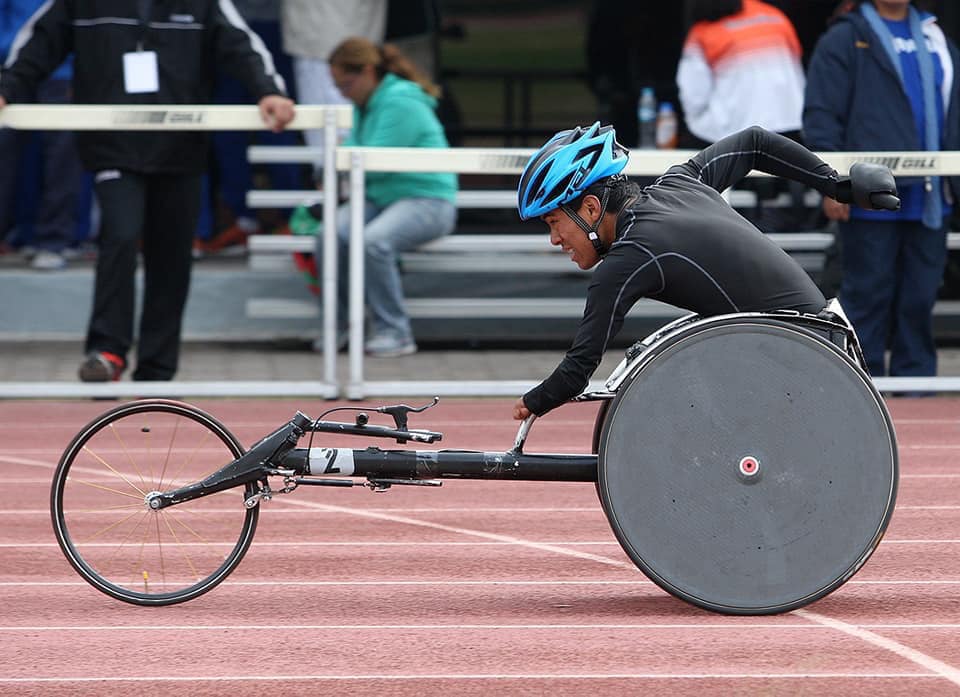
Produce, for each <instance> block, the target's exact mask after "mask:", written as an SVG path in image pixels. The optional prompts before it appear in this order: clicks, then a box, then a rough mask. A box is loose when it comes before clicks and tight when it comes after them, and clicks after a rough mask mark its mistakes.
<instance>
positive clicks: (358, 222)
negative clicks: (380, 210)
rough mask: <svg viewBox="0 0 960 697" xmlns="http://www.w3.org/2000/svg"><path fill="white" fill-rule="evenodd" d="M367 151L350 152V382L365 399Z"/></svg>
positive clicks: (355, 395) (350, 393) (352, 394)
mask: <svg viewBox="0 0 960 697" xmlns="http://www.w3.org/2000/svg"><path fill="white" fill-rule="evenodd" d="M363 168H364V161H363V153H359V152H352V153H351V154H350V381H349V383H348V384H347V397H348V398H349V399H362V398H363V397H364V396H366V395H365V394H364V386H363V304H364V303H363V300H364V293H363V288H364V282H363V254H364V248H363V227H364V209H365V207H366V191H364V171H363Z"/></svg>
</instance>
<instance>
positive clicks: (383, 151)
mask: <svg viewBox="0 0 960 697" xmlns="http://www.w3.org/2000/svg"><path fill="white" fill-rule="evenodd" d="M297 114H298V115H297V118H296V119H295V121H294V122H293V123H292V124H291V125H290V126H289V128H293V129H323V130H324V132H325V138H326V140H325V143H326V149H325V152H324V157H325V167H324V214H323V215H324V229H325V236H324V267H323V270H322V274H323V296H324V311H323V318H324V352H323V360H324V378H325V379H324V381H322V382H312V381H297V382H295V383H289V384H288V383H283V384H278V383H276V382H250V381H245V382H237V381H231V382H226V383H198V382H181V381H177V382H168V383H162V384H153V385H150V384H145V383H136V384H134V383H126V384H123V383H121V384H109V385H103V384H101V385H94V384H79V385H78V384H75V383H5V384H4V383H0V397H26V396H30V397H52V396H76V397H81V396H83V397H86V396H92V397H96V396H107V395H109V396H120V397H122V396H134V395H137V396H150V395H153V394H171V393H174V394H180V395H183V396H197V395H206V396H222V395H238V394H276V393H278V392H283V393H284V394H287V395H293V394H311V395H320V396H324V397H335V396H338V395H339V394H340V393H341V387H342V383H341V381H340V380H339V379H338V376H337V375H336V346H335V340H336V329H335V328H336V296H337V293H336V284H337V278H336V273H337V271H336V253H337V245H336V230H335V227H336V226H335V223H334V218H333V216H334V214H335V210H336V199H335V196H336V191H337V186H336V173H337V171H340V172H348V173H349V177H350V210H351V216H350V228H351V230H350V236H351V237H350V239H351V244H350V251H349V265H350V273H351V278H350V284H351V304H350V311H349V313H350V315H349V320H350V322H349V323H350V349H349V369H350V374H349V378H348V381H347V383H346V385H345V393H346V396H347V397H350V398H355V399H359V398H362V397H366V396H368V395H371V394H378V395H395V394H405V395H412V394H423V393H427V392H429V393H430V394H468V393H473V394H503V393H504V392H503V391H502V389H501V387H502V386H500V387H498V386H496V385H490V384H489V383H482V384H481V385H480V387H478V391H476V392H471V391H470V390H469V389H468V385H467V384H464V383H462V382H460V381H458V380H450V381H440V382H437V381H430V382H425V381H422V380H411V381H402V382H379V383H376V382H366V381H365V380H364V377H363V348H362V347H363V310H364V308H363V245H362V243H361V241H362V235H363V225H364V222H363V200H364V176H365V173H366V172H368V171H377V172H411V171H415V172H438V171H444V172H456V173H460V174H500V175H503V174H508V175H517V174H519V173H520V172H521V170H522V168H523V166H524V164H525V163H526V160H527V158H528V156H529V154H530V153H531V152H532V151H531V150H530V149H507V148H450V149H420V148H358V147H354V148H342V147H341V148H338V147H336V131H337V129H338V128H344V127H349V125H350V119H351V117H352V110H351V108H350V107H345V106H336V107H325V106H317V107H310V106H299V107H298V108H297ZM0 126H9V127H13V128H22V129H31V130H59V129H64V130H67V129H69V130H170V129H178V130H243V129H250V130H260V129H262V128H263V124H262V123H261V121H260V116H259V112H258V110H257V109H256V107H253V106H206V105H150V106H126V105H123V106H119V105H118V106H114V105H84V106H73V105H11V106H8V107H7V108H5V109H3V110H2V111H0ZM692 154H693V152H692V151H677V150H674V151H656V150H654V151H637V152H636V153H634V156H633V158H632V159H631V161H630V164H629V165H628V167H627V169H626V173H627V174H630V175H636V176H656V175H658V174H660V173H662V172H663V171H664V170H665V169H667V168H668V167H669V166H671V165H673V164H675V163H677V162H680V161H682V160H683V159H685V158H687V157H689V156H690V155H692ZM274 156H275V157H277V158H285V159H282V160H281V159H276V160H274V161H286V162H293V161H300V160H297V159H296V158H297V157H301V156H302V157H310V159H309V160H306V161H310V162H312V161H313V157H315V153H314V154H313V155H312V156H311V153H308V152H302V153H298V154H296V155H294V153H293V152H292V151H291V152H288V153H286V154H283V153H275V154H274ZM822 157H823V158H824V159H825V160H826V161H828V162H829V163H830V164H831V165H832V166H833V167H835V168H836V169H838V170H840V171H846V170H848V169H849V167H850V165H851V164H852V163H854V162H859V161H874V162H881V163H883V164H885V165H887V166H889V167H890V168H891V169H892V170H893V171H894V173H895V174H897V175H900V176H925V175H948V174H960V152H932V153H922V152H920V153H916V152H901V153H890V152H870V153H823V154H822ZM875 382H876V383H877V386H878V387H879V388H880V389H884V390H898V391H900V390H902V391H924V390H937V391H960V378H878V379H877V380H875ZM513 388H514V385H511V389H510V392H509V393H510V394H513V393H515V391H516V390H515V389H513Z"/></svg>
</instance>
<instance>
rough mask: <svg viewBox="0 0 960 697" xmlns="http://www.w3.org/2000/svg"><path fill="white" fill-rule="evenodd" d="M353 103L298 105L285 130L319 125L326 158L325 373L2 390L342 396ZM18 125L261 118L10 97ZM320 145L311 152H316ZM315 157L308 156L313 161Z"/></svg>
mask: <svg viewBox="0 0 960 697" xmlns="http://www.w3.org/2000/svg"><path fill="white" fill-rule="evenodd" d="M352 123H353V107H352V106H350V105H344V104H336V105H321V106H311V105H297V106H296V116H295V117H294V119H293V121H291V122H290V123H289V124H288V125H287V127H286V128H287V130H313V129H316V130H323V132H324V144H325V150H324V153H323V162H324V175H323V176H324V193H323V198H324V212H323V220H324V229H325V231H326V235H325V238H324V252H325V262H324V268H323V272H324V279H323V290H324V294H323V304H324V346H323V349H324V350H323V380H322V381H309V380H304V381H297V382H295V383H293V382H291V383H276V382H263V381H260V382H257V381H223V382H218V381H211V382H197V381H178V380H174V381H170V382H163V383H144V382H117V383H110V384H90V383H79V384H78V383H63V382H36V383H34V382H31V383H19V382H18V383H0V398H16V397H105V396H108V397H118V398H119V397H140V396H143V397H148V396H156V395H161V396H162V395H170V394H175V395H179V396H183V397H223V396H236V395H241V394H283V395H289V396H297V395H312V396H320V397H323V398H327V399H332V398H335V397H337V396H339V393H340V385H339V381H338V379H337V364H336V360H337V348H336V312H337V306H336V298H337V292H336V289H337V266H336V257H335V254H336V248H337V240H336V206H337V187H336V178H337V175H336V163H335V155H336V143H337V131H338V130H339V129H344V128H350V126H351V125H352ZM2 126H6V127H9V128H17V129H22V130H73V131H103V130H106V131H110V130H114V131H170V130H179V131H231V130H232V131H243V130H247V131H260V130H265V129H266V126H265V125H264V123H263V119H262V118H261V115H260V110H259V109H258V108H257V107H256V106H254V105H203V104H157V105H153V104H151V105H106V104H98V105H72V104H10V105H8V106H6V107H5V108H3V109H0V127H2ZM316 154H317V153H314V155H316ZM315 161H316V160H315V159H311V160H309V162H311V163H312V162H315Z"/></svg>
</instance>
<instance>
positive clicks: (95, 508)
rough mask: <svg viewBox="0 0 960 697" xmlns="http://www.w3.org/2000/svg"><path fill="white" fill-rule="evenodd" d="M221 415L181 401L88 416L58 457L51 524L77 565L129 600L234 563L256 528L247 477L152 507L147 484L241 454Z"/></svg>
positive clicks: (163, 486)
mask: <svg viewBox="0 0 960 697" xmlns="http://www.w3.org/2000/svg"><path fill="white" fill-rule="evenodd" d="M243 452H244V450H243V447H242V446H241V445H240V442H239V441H238V440H237V439H236V438H235V437H234V435H233V434H232V433H230V431H228V430H227V429H226V428H225V427H224V426H223V425H222V424H221V423H220V422H219V421H217V420H216V419H214V418H213V417H212V416H210V415H209V414H207V413H206V412H204V411H201V410H200V409H197V408H196V407H193V406H191V405H189V404H184V403H181V402H174V401H170V400H162V399H149V400H141V401H136V402H130V403H128V404H123V405H121V406H118V407H117V408H115V409H111V410H110V411H108V412H106V413H104V414H103V415H101V416H99V417H97V418H96V419H94V420H93V421H91V422H90V423H89V424H87V426H85V427H84V428H83V430H81V431H80V433H78V434H77V436H76V437H75V438H74V439H73V441H72V442H71V443H70V445H69V446H67V449H66V450H65V451H64V453H63V457H62V458H61V459H60V464H59V465H58V467H57V470H56V472H55V473H54V477H53V485H52V488H51V492H50V512H51V516H52V518H53V529H54V533H55V535H56V537H57V542H59V543H60V548H61V549H62V550H63V553H64V554H65V555H66V557H67V559H68V560H69V562H70V563H71V564H72V565H73V567H74V568H75V569H76V570H77V572H78V573H79V574H80V575H81V576H82V577H83V578H84V579H85V580H86V581H87V582H89V583H90V584H91V585H93V586H94V587H95V588H97V589H98V590H100V591H102V592H103V593H106V594H107V595H110V596H112V597H114V598H117V599H119V600H123V601H126V602H129V603H134V604H136V605H172V604H174V603H179V602H183V601H185V600H190V599H192V598H195V597H197V596H198V595H201V594H202V593H205V592H207V591H208V590H210V589H211V588H213V587H214V586H216V585H217V584H218V583H220V582H221V581H222V580H223V579H224V578H226V577H227V575H228V574H229V573H230V572H231V571H232V570H233V569H234V568H236V566H237V564H239V563H240V560H241V559H242V558H243V555H244V554H245V553H246V551H247V549H248V547H249V546H250V542H251V541H252V540H253V533H254V531H255V530H256V527H257V518H258V514H259V506H254V507H252V508H246V506H245V505H244V500H245V498H246V497H247V496H249V495H250V494H252V493H253V491H254V487H255V485H254V484H248V485H246V486H245V487H244V488H243V490H241V489H240V488H236V489H229V490H227V491H223V492H220V493H217V494H212V495H209V496H205V497H202V498H198V499H193V500H191V501H186V502H184V503H181V504H178V505H175V506H170V507H168V508H163V509H161V510H153V509H151V508H150V507H149V506H148V505H147V503H146V499H147V497H148V496H149V494H150V493H151V492H157V491H165V490H169V489H174V488H177V487H181V486H184V485H186V484H190V483H193V482H197V481H199V480H201V479H203V478H205V477H207V476H209V475H210V474H212V473H213V472H215V471H216V470H217V469H219V468H220V467H222V466H223V465H225V464H228V463H230V462H232V461H233V460H235V459H237V458H238V457H240V456H241V455H242V454H243Z"/></svg>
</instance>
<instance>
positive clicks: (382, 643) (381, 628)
mask: <svg viewBox="0 0 960 697" xmlns="http://www.w3.org/2000/svg"><path fill="white" fill-rule="evenodd" d="M510 404H511V401H509V400H482V401H461V400H445V401H444V402H443V403H441V404H440V405H439V406H438V407H436V408H435V409H433V410H431V411H429V412H427V413H426V414H423V415H414V416H413V417H412V419H411V421H412V424H411V425H412V426H414V427H421V428H430V429H433V430H439V431H443V432H444V434H445V437H444V441H443V443H442V444H441V445H442V446H443V447H445V448H464V449H478V450H500V451H502V450H506V449H508V448H509V447H510V446H511V445H512V442H513V437H514V435H515V432H516V428H515V424H514V422H512V421H510V419H509V413H510ZM111 406H113V405H112V404H111V403H104V402H92V403H90V402H86V403H85V402H66V403H55V402H19V403H18V402H6V403H0V434H2V442H3V446H4V447H3V450H2V453H0V472H2V473H3V482H4V497H3V500H4V506H3V509H2V510H0V607H2V608H3V609H2V612H0V656H2V659H3V660H2V661H0V694H3V695H7V694H10V695H14V694H16V695H80V694H90V695H121V694H124V695H126V694H130V693H131V692H134V691H136V692H140V693H144V692H146V691H147V690H151V689H153V690H156V689H161V690H167V689H173V690H178V691H179V692H180V693H182V694H189V695H208V694H209V695H212V694H230V695H245V694H263V693H269V694H272V695H281V694H282V695H315V694H338V695H339V694H362V695H384V694H398V695H422V694H431V693H433V694H476V695H488V694H491V693H493V692H494V691H497V692H500V693H502V694H544V693H546V692H548V691H549V692H551V693H553V694H555V695H560V694H584V693H587V692H593V693H596V694H603V695H608V694H639V693H641V692H648V693H653V694H657V693H669V694H690V695H701V694H705V693H707V694H710V693H713V694H731V693H736V694H844V695H850V694H870V695H876V694H891V695H892V694H903V695H914V694H917V693H918V692H921V691H924V692H927V693H931V694H938V695H939V694H960V401H958V400H954V399H946V398H943V399H940V398H937V399H919V400H892V401H891V403H890V408H891V412H892V414H893V417H894V421H895V424H896V428H897V435H898V438H899V444H900V465H901V482H900V491H899V496H898V501H897V509H896V512H895V514H894V516H893V521H892V523H891V525H890V528H889V530H888V532H887V535H886V538H885V539H884V541H883V542H882V543H881V544H880V547H879V548H878V550H877V552H876V553H875V554H874V555H873V557H872V558H871V559H870V561H869V562H868V563H867V565H866V566H865V567H864V568H863V569H862V570H861V571H860V572H859V573H858V574H857V575H856V577H855V578H854V579H853V580H852V581H851V582H849V583H847V584H846V585H845V586H843V587H842V588H841V589H839V590H838V591H837V592H835V593H834V594H832V595H830V596H829V597H827V598H825V599H823V600H821V601H819V602H817V603H814V604H813V605H811V606H808V607H807V608H806V609H804V610H799V611H796V612H793V613H789V614H786V615H781V616H775V617H747V618H743V617H724V616H721V615H715V614H711V613H708V612H705V611H700V610H697V609H696V608H694V607H692V606H689V605H687V604H685V603H682V602H680V601H678V600H675V599H674V598H672V597H671V596H669V595H667V594H666V593H664V592H663V591H662V590H660V589H659V588H658V587H656V586H654V585H653V584H652V583H650V582H649V581H647V580H646V578H645V577H643V576H642V575H641V574H640V573H639V572H638V571H636V570H635V568H634V567H633V565H632V564H631V563H630V562H629V560H628V559H627V558H626V556H625V555H624V554H623V552H622V551H621V550H620V547H619V546H618V545H617V543H616V541H615V540H614V537H613V535H612V533H611V532H610V528H609V526H608V524H607V522H606V519H605V517H604V515H603V512H602V509H601V508H600V505H599V503H598V501H597V499H596V494H595V491H594V487H593V486H592V485H590V484H560V483H543V484H539V483H516V482H511V483H507V482H466V481H464V482H458V481H447V482H445V483H444V486H443V487H442V488H441V489H421V488H419V487H398V488H395V489H393V490H391V491H389V492H387V493H383V494H372V493H370V492H368V491H366V490H361V489H359V488H354V489H349V490H326V489H321V490H313V489H300V490H299V491H297V492H295V493H294V494H292V495H290V496H287V497H279V498H276V499H274V500H273V501H271V502H269V503H266V504H264V510H263V513H262V514H261V518H260V526H259V528H258V531H257V535H256V539H255V540H254V543H253V546H252V547H251V549H250V551H249V553H248V554H247V556H246V558H245V559H244V561H243V562H242V563H241V565H240V567H239V568H238V569H237V571H236V572H234V574H233V575H232V576H231V577H230V578H229V579H228V580H227V581H225V582H224V583H223V584H222V585H221V586H219V587H218V588H216V589H214V590H213V591H211V592H210V593H208V594H206V595H204V596H202V597H200V598H198V599H196V600H193V601H191V602H188V603H185V604H181V605H175V606H171V607H165V608H140V607H136V606H133V605H128V604H126V603H122V602H119V601H116V600H112V599H111V598H109V597H107V596H105V595H102V594H101V593H99V592H98V591H96V590H94V589H93V588H92V587H90V586H88V585H87V584H86V583H85V582H84V581H83V580H81V579H80V577H79V576H77V575H76V573H74V571H73V570H72V568H71V567H70V566H69V564H68V563H67V562H66V560H65V559H64V557H63V555H62V554H61V552H60V550H59V548H58V547H57V545H56V542H55V540H54V537H53V533H52V531H51V526H50V520H49V512H48V505H49V503H48V499H49V483H50V477H51V473H52V471H53V469H54V467H55V465H56V463H57V461H58V459H59V456H60V453H61V452H62V450H63V448H64V447H65V445H66V444H67V442H68V441H69V440H70V438H71V437H72V436H73V435H74V433H76V432H77V431H78V430H79V429H80V427H82V426H83V425H84V424H85V423H86V422H87V421H88V420H89V419H90V418H92V417H93V416H95V415H96V414H98V413H100V412H101V411H104V410H106V409H107V408H109V407H111ZM198 406H200V407H202V408H204V409H206V410H208V411H210V412H211V413H212V414H213V415H214V416H216V417H218V418H219V419H220V420H221V421H223V422H224V423H225V424H226V425H227V426H228V427H229V428H230V429H231V430H232V431H234V433H236V435H237V436H238V437H239V438H240V440H241V441H242V442H244V443H246V444H249V443H251V442H253V441H255V440H257V439H258V438H260V437H261V436H263V435H265V434H266V433H267V432H269V431H270V430H272V429H273V428H275V427H276V426H278V425H280V424H281V423H283V422H284V421H286V420H287V419H288V418H289V417H290V416H291V415H292V414H293V412H294V411H295V410H296V409H298V408H299V409H301V410H303V411H307V412H308V413H310V414H311V415H313V416H316V415H318V413H319V412H320V411H321V410H322V409H324V408H327V407H329V406H330V405H329V404H327V403H312V404H310V403H306V402H305V401H303V402H298V403H292V402H288V401H269V400H245V401H240V400H230V401H226V400H224V401H220V400H216V401H203V402H199V403H198ZM593 417H594V408H593V407H591V406H590V405H579V406H568V407H564V408H563V409H560V410H558V411H557V412H555V413H553V414H551V415H550V416H549V417H547V418H544V419H542V420H540V421H538V422H537V423H536V424H535V425H534V428H533V430H532V433H531V436H530V438H529V440H528V442H527V450H528V451H531V452H534V451H542V452H587V451H588V450H589V443H590V438H591V431H592V424H593ZM471 425H472V426H471ZM324 444H327V445H346V446H349V447H365V445H366V443H362V444H361V443H359V442H357V440H356V439H352V440H351V439H349V438H347V439H343V438H341V439H339V441H338V442H328V441H324ZM384 446H385V447H388V444H386V443H385V444H384Z"/></svg>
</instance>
